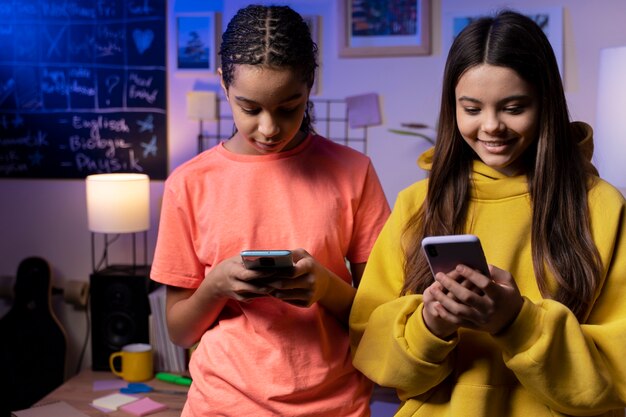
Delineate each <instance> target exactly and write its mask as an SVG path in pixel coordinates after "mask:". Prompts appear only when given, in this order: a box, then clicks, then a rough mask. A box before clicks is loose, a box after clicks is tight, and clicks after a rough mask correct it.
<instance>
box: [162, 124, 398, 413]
mask: <svg viewBox="0 0 626 417" xmlns="http://www.w3.org/2000/svg"><path fill="white" fill-rule="evenodd" d="M388 214H389V206H388V204H387V201H386V199H385V196H384V193H383V190H382V187H381V185H380V182H379V180H378V177H377V175H376V173H375V171H374V169H373V166H372V164H371V161H370V159H369V158H368V157H367V156H365V155H363V154H361V153H359V152H357V151H355V150H353V149H350V148H348V147H346V146H343V145H339V144H336V143H334V142H332V141H330V140H327V139H324V138H322V137H320V136H313V135H310V136H309V137H308V138H307V139H306V140H305V141H304V142H303V143H302V144H300V145H299V146H298V147H296V148H294V149H292V150H290V151H287V152H281V153H278V154H271V155H260V156H259V155H240V154H234V153H231V152H229V151H228V150H226V148H225V147H224V146H223V145H219V146H216V147H214V148H212V149H210V150H208V151H206V152H203V153H202V154H200V155H198V156H197V157H195V158H194V159H192V160H190V161H188V162H187V163H185V164H183V165H182V166H180V167H179V168H178V169H176V170H175V171H174V172H173V173H172V175H171V176H170V177H169V178H168V180H167V182H166V186H165V193H164V197H163V206H162V213H161V223H160V226H159V237H158V241H157V248H156V252H155V257H154V262H153V265H152V272H151V277H152V279H154V280H155V281H158V282H161V283H164V284H167V285H173V286H178V287H185V288H197V287H198V286H199V285H200V282H201V281H202V280H203V279H204V277H205V276H206V274H207V273H208V271H209V270H210V269H211V267H212V266H213V265H216V264H218V263H219V262H221V261H222V260H224V259H226V258H229V257H231V256H234V255H236V254H238V253H239V252H240V251H241V250H243V249H294V248H298V247H302V248H304V249H306V250H307V251H308V252H309V253H310V254H311V255H312V256H314V257H315V258H316V259H317V260H318V261H319V262H320V263H322V264H323V265H325V266H326V267H327V268H328V269H330V270H332V271H333V272H334V273H336V274H337V275H339V276H340V277H341V278H342V279H344V280H345V281H347V282H350V281H351V276H350V273H349V270H348V268H347V266H346V259H347V260H348V261H349V262H352V263H362V262H366V260H367V258H368V255H369V253H370V250H371V248H372V246H373V244H374V242H375V240H376V237H377V235H378V233H379V231H380V229H381V228H382V226H383V224H384V222H385V220H386V218H387V216H388ZM190 372H191V374H192V378H193V384H192V386H191V388H190V392H189V397H188V401H187V403H186V405H185V409H184V410H183V414H182V415H183V416H194V417H198V416H214V415H220V416H244V415H246V416H247V415H250V416H270V415H271V416H274V415H280V416H331V415H332V416H363V415H368V413H369V411H368V410H369V407H368V403H369V394H370V389H371V385H370V382H369V381H368V380H367V379H365V378H364V377H363V375H362V374H361V373H359V372H358V371H357V370H356V369H355V368H354V367H353V366H352V360H351V355H350V350H349V344H348V334H347V328H346V326H345V325H343V324H341V323H340V322H339V321H338V320H337V319H336V318H335V317H334V316H333V315H332V314H331V313H329V312H328V311H326V310H325V309H324V308H323V307H321V306H320V305H318V304H317V303H316V304H314V305H313V306H311V307H309V308H301V307H295V306H292V305H290V304H287V303H284V302H281V301H279V300H276V299H273V298H271V297H264V298H259V299H255V300H253V301H250V302H246V303H239V302H237V301H235V300H229V301H228V302H227V304H226V305H225V307H224V309H223V310H222V312H221V314H220V316H219V317H218V319H217V321H216V323H215V324H214V326H213V327H211V328H210V329H209V330H207V331H206V332H205V334H204V336H203V337H202V339H201V341H200V343H199V345H198V347H197V349H196V350H195V352H194V354H193V355H192V358H191V362H190Z"/></svg>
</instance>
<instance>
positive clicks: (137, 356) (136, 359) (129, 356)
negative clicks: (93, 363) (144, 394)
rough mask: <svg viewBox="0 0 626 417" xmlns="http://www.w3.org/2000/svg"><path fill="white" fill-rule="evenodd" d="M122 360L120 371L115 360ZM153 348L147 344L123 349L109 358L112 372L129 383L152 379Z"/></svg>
mask: <svg viewBox="0 0 626 417" xmlns="http://www.w3.org/2000/svg"><path fill="white" fill-rule="evenodd" d="M118 357H119V358H120V362H121V364H120V365H121V366H120V368H119V370H118V368H117V366H116V364H115V359H116V358H118ZM153 361H154V360H153V357H152V346H150V345H149V344H147V343H133V344H130V345H126V346H123V347H122V350H121V351H119V352H114V353H111V356H109V367H110V368H111V372H113V373H114V374H115V375H117V376H119V377H122V379H124V380H125V381H128V382H143V381H148V380H149V379H152V378H153V376H154V371H153Z"/></svg>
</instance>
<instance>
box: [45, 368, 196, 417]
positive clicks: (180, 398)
mask: <svg viewBox="0 0 626 417" xmlns="http://www.w3.org/2000/svg"><path fill="white" fill-rule="evenodd" d="M116 378H117V377H116V376H115V375H113V374H112V373H110V372H106V371H91V370H84V371H82V372H80V373H79V374H78V375H76V376H74V377H72V378H70V379H69V380H68V381H66V382H65V383H64V384H63V385H61V386H60V387H58V388H57V389H55V390H54V391H52V392H51V393H50V394H48V395H46V396H45V397H44V398H42V399H41V400H39V401H38V402H37V403H36V404H35V406H37V405H44V404H50V403H53V402H56V401H65V402H66V403H68V404H70V405H71V406H72V407H74V408H76V409H78V410H79V411H82V412H83V413H85V414H87V415H89V416H93V417H105V416H108V417H129V416H131V415H130V414H128V413H125V412H123V411H113V412H111V413H104V412H102V411H100V410H98V409H96V408H94V407H92V406H91V405H90V404H91V402H92V401H93V400H94V399H96V398H99V397H104V396H105V395H108V394H112V393H115V392H119V390H107V391H93V382H94V381H99V380H110V379H116ZM146 384H148V385H150V386H151V387H152V388H154V389H155V390H159V389H163V390H168V391H180V392H182V393H186V392H187V391H188V387H184V386H181V385H175V384H170V383H167V382H163V381H160V380H157V379H153V380H151V381H148V382H146ZM138 395H141V396H146V397H150V398H151V399H153V400H154V401H158V402H160V403H163V404H167V406H168V407H169V409H167V410H163V411H160V412H158V413H154V414H150V417H179V416H180V413H181V411H182V409H183V405H184V404H185V401H186V399H187V396H186V395H184V394H165V393H159V392H148V393H143V394H138Z"/></svg>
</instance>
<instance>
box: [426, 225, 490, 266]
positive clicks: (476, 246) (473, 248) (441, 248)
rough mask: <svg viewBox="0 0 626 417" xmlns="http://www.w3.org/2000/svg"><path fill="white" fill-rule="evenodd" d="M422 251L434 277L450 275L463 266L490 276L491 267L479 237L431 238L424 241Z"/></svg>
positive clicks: (453, 236)
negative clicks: (460, 265)
mask: <svg viewBox="0 0 626 417" xmlns="http://www.w3.org/2000/svg"><path fill="white" fill-rule="evenodd" d="M422 249H423V250H424V254H425V255H426V259H427V260H428V264H429V265H430V270H431V272H432V273H433V276H435V274H437V273H438V272H443V273H448V272H450V271H452V270H453V269H454V268H456V266H457V265H459V264H463V265H466V266H469V267H470V268H473V269H477V270H478V271H480V272H481V273H482V274H483V275H486V276H489V267H488V266H487V260H486V258H485V254H484V252H483V248H482V245H481V244H480V240H479V239H478V236H475V235H449V236H429V237H425V238H424V239H423V240H422Z"/></svg>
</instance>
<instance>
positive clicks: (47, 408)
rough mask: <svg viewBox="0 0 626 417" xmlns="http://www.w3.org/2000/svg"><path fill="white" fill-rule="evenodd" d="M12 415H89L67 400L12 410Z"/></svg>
mask: <svg viewBox="0 0 626 417" xmlns="http://www.w3.org/2000/svg"><path fill="white" fill-rule="evenodd" d="M11 416H12V417H89V416H88V415H87V414H85V413H83V412H81V411H78V410H77V409H76V408H74V407H72V406H71V405H69V404H68V403H66V402H65V401H58V402H54V403H50V404H45V405H39V406H36V407H33V408H28V409H26V410H19V411H12V412H11Z"/></svg>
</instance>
